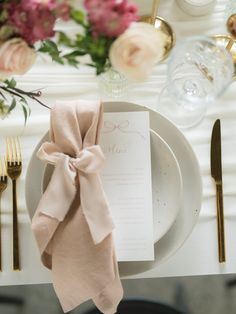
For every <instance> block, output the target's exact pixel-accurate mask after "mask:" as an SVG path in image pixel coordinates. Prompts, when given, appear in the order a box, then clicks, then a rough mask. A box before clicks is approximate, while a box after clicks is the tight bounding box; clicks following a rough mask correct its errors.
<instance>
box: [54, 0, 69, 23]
mask: <svg viewBox="0 0 236 314" xmlns="http://www.w3.org/2000/svg"><path fill="white" fill-rule="evenodd" d="M70 11H71V7H70V5H69V4H68V3H66V1H64V2H62V3H60V4H58V5H57V7H56V9H55V12H56V16H58V17H60V18H62V19H63V20H64V21H68V20H69V19H70Z"/></svg>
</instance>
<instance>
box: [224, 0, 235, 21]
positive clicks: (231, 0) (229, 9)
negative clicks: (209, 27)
mask: <svg viewBox="0 0 236 314" xmlns="http://www.w3.org/2000/svg"><path fill="white" fill-rule="evenodd" d="M234 13H236V1H235V0H228V1H227V3H226V5H225V20H227V19H228V18H229V16H230V15H232V14H234Z"/></svg>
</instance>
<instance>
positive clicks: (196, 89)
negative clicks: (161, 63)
mask: <svg viewBox="0 0 236 314" xmlns="http://www.w3.org/2000/svg"><path fill="white" fill-rule="evenodd" d="M233 71H234V65H233V60H232V57H231V55H230V53H229V52H228V51H227V50H226V49H225V48H224V47H221V46H217V44H216V43H215V42H214V41H213V40H212V39H210V38H208V37H190V38H188V39H186V40H184V41H182V42H179V43H178V44H177V45H176V47H175V48H174V49H173V51H172V53H171V55H170V58H169V61H168V69H167V83H166V85H165V87H164V88H163V90H162V91H161V93H160V95H159V101H158V106H157V111H159V112H160V113H162V114H163V115H165V116H167V117H168V118H169V119H170V120H172V121H173V122H174V123H175V124H176V125H177V126H179V127H182V128H186V127H191V126H194V125H195V124H197V123H199V122H200V121H201V120H202V118H203V117H204V115H205V112H206V108H207V104H208V103H211V102H213V101H214V100H215V99H216V98H218V97H219V96H220V95H221V94H222V93H223V92H224V91H225V89H226V88H227V86H228V85H229V84H230V83H231V81H232V77H233Z"/></svg>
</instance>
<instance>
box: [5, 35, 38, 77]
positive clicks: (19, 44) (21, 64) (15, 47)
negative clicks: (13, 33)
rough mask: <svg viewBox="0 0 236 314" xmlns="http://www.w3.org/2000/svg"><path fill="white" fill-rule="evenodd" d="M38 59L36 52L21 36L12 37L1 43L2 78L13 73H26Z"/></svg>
mask: <svg viewBox="0 0 236 314" xmlns="http://www.w3.org/2000/svg"><path fill="white" fill-rule="evenodd" d="M35 60H36V52H35V50H34V49H32V48H30V47H29V46H28V45H27V43H26V42H25V41H24V40H22V39H20V38H13V39H10V40H8V41H6V42H4V43H3V44H1V45H0V79H2V80H4V79H6V78H7V77H8V76H10V75H12V74H19V75H22V74H25V73H26V72H27V71H28V70H29V69H30V68H31V66H32V65H33V64H34V62H35Z"/></svg>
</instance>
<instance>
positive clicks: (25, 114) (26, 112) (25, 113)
mask: <svg viewBox="0 0 236 314" xmlns="http://www.w3.org/2000/svg"><path fill="white" fill-rule="evenodd" d="M21 107H22V110H23V113H24V119H25V121H24V124H25V125H26V122H27V118H28V111H27V109H26V107H25V106H24V105H23V104H22V105H21Z"/></svg>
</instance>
